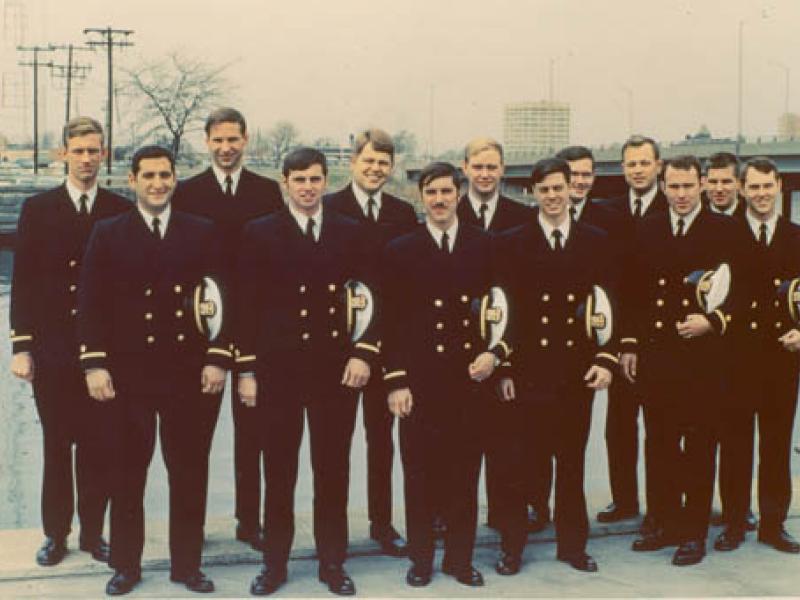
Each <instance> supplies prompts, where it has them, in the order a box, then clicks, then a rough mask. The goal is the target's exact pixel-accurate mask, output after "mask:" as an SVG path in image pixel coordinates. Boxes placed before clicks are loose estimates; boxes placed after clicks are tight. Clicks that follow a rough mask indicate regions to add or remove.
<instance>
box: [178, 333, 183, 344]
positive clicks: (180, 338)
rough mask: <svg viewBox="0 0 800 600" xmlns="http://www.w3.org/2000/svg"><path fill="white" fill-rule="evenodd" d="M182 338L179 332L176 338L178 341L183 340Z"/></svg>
mask: <svg viewBox="0 0 800 600" xmlns="http://www.w3.org/2000/svg"><path fill="white" fill-rule="evenodd" d="M183 339H184V335H183V334H182V333H179V334H178V335H177V340H178V341H179V342H182V341H183Z"/></svg>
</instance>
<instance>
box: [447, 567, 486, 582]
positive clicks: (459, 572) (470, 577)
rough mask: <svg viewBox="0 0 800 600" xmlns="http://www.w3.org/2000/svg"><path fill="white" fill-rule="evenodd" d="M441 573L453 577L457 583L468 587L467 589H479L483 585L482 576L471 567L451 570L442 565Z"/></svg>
mask: <svg viewBox="0 0 800 600" xmlns="http://www.w3.org/2000/svg"><path fill="white" fill-rule="evenodd" d="M442 573H445V574H446V575H450V577H455V579H456V581H457V582H458V583H462V584H464V585H468V586H469V587H481V586H482V585H483V575H481V572H480V571H478V569H476V568H475V567H473V566H472V565H467V566H466V567H464V568H463V569H453V568H451V567H449V566H447V567H446V566H444V565H442Z"/></svg>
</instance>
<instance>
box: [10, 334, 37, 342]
mask: <svg viewBox="0 0 800 600" xmlns="http://www.w3.org/2000/svg"><path fill="white" fill-rule="evenodd" d="M11 341H12V342H30V341H33V336H32V335H13V336H11Z"/></svg>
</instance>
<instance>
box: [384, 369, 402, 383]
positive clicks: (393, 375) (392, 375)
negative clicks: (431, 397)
mask: <svg viewBox="0 0 800 600" xmlns="http://www.w3.org/2000/svg"><path fill="white" fill-rule="evenodd" d="M406 375H408V373H406V372H405V371H392V372H391V373H386V375H384V376H383V380H384V381H388V380H390V379H397V378H398V377H405V376H406Z"/></svg>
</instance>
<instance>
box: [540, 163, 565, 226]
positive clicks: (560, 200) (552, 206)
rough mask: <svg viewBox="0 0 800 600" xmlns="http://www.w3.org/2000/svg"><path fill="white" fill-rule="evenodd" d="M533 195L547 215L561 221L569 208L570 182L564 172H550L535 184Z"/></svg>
mask: <svg viewBox="0 0 800 600" xmlns="http://www.w3.org/2000/svg"><path fill="white" fill-rule="evenodd" d="M533 197H534V198H536V203H537V204H538V205H539V210H540V211H542V214H543V215H544V216H545V217H548V218H550V219H551V220H553V221H560V220H561V219H563V218H564V217H565V216H566V214H567V210H568V209H569V183H568V182H567V179H566V177H564V174H563V173H550V174H549V175H547V176H546V177H545V178H544V179H542V180H541V181H540V182H539V183H537V184H534V186H533Z"/></svg>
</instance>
